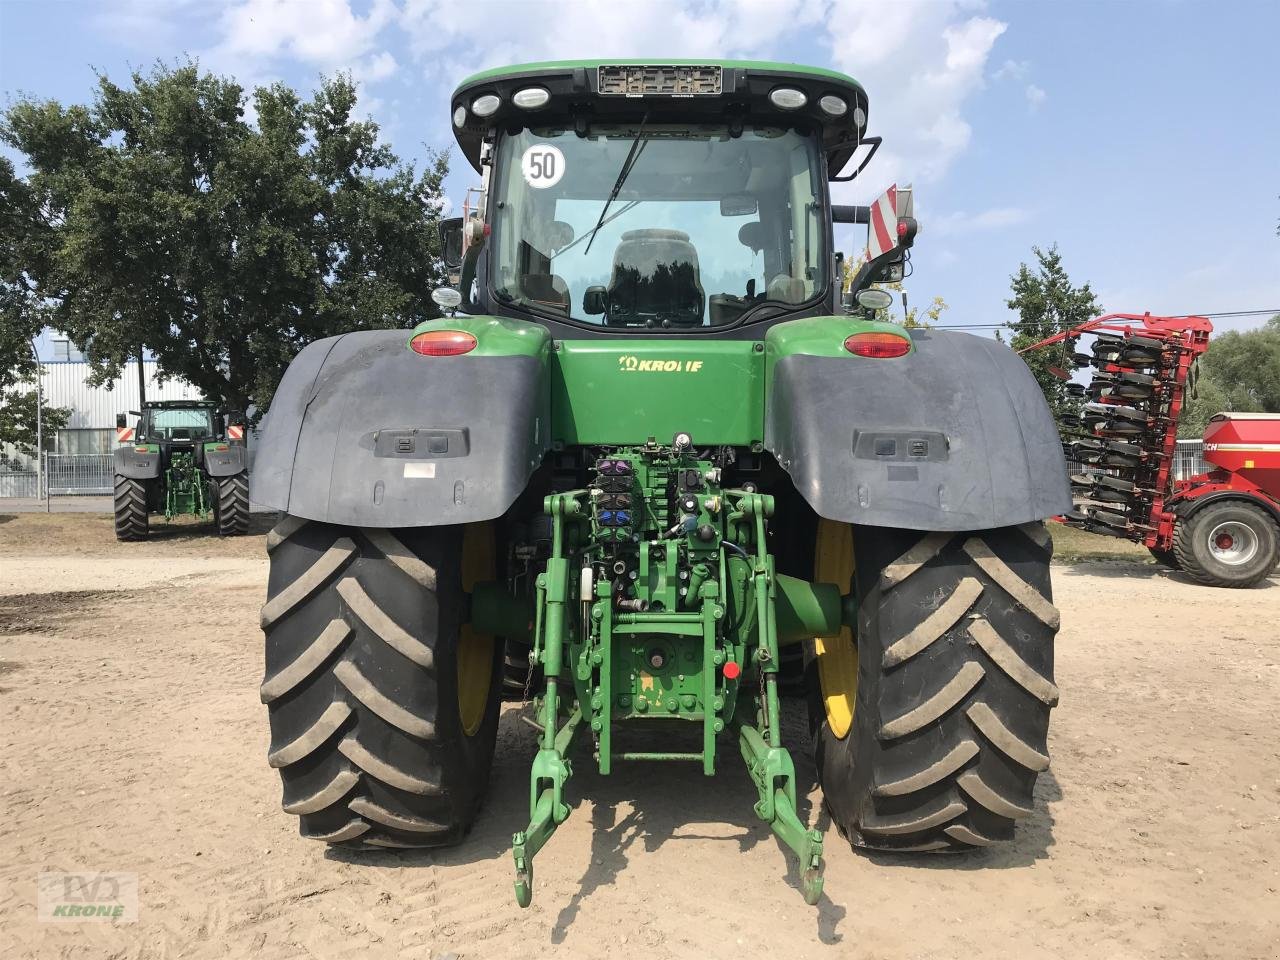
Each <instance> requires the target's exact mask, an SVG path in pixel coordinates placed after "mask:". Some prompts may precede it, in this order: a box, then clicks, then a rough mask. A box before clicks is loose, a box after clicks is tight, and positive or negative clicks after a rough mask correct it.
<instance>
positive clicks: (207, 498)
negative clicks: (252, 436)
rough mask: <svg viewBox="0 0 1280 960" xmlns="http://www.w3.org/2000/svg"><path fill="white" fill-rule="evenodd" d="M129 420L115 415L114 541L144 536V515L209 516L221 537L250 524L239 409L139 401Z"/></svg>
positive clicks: (243, 530)
mask: <svg viewBox="0 0 1280 960" xmlns="http://www.w3.org/2000/svg"><path fill="white" fill-rule="evenodd" d="M131 412H132V413H133V415H134V416H136V417H137V418H138V422H137V425H136V426H134V427H130V426H129V425H128V420H127V418H126V416H125V414H123V413H122V414H119V415H117V417H116V439H117V440H118V441H120V446H118V447H117V448H116V451H115V504H114V506H115V527H116V539H117V540H125V541H129V540H145V539H147V535H148V530H149V518H150V515H151V514H153V513H162V514H164V518H165V519H166V520H172V519H173V518H174V517H182V516H194V517H200V518H201V519H208V518H210V517H211V518H212V519H213V521H214V523H215V524H216V526H217V529H218V533H219V535H221V536H235V535H239V534H242V533H247V532H248V530H249V474H248V461H247V459H246V457H245V445H244V436H245V423H244V417H243V415H241V414H239V413H235V412H231V413H227V412H224V411H221V410H219V409H218V404H216V403H212V402H209V401H204V400H160V401H154V402H150V403H144V404H143V405H142V410H141V411H131Z"/></svg>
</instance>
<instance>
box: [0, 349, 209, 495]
mask: <svg viewBox="0 0 1280 960" xmlns="http://www.w3.org/2000/svg"><path fill="white" fill-rule="evenodd" d="M51 346H52V348H53V350H52V352H53V359H51V360H41V361H40V389H41V391H42V392H43V394H44V402H45V406H48V407H65V408H67V409H68V410H70V411H71V415H70V416H69V417H68V419H67V425H66V426H65V427H63V428H62V429H60V430H58V431H57V432H56V434H55V435H54V436H53V437H52V438H51V439H50V442H48V443H47V444H46V449H47V450H48V451H49V453H50V454H51V456H50V458H49V459H50V462H49V466H50V469H51V470H52V469H53V468H54V467H55V466H58V465H66V466H68V467H69V466H70V465H74V466H75V467H76V468H77V469H80V470H87V471H92V472H96V473H103V474H104V475H105V476H106V478H107V479H106V480H97V481H94V482H93V483H92V484H91V490H92V492H102V489H100V488H105V489H107V490H108V491H109V479H110V466H109V462H110V461H109V456H110V454H111V452H112V451H113V450H114V449H115V447H116V430H115V427H116V414H119V413H128V412H129V411H130V410H137V409H138V404H139V398H138V362H137V361H136V360H135V361H132V362H131V363H129V364H127V365H126V366H125V369H124V370H123V372H122V373H121V376H120V377H119V378H118V379H116V380H113V381H110V382H108V383H105V384H103V385H102V386H93V385H91V384H90V383H89V373H90V369H89V363H88V361H86V360H84V359H83V358H82V357H81V356H80V355H79V353H78V352H77V351H76V350H75V348H74V347H73V346H71V345H70V344H68V343H67V341H65V340H54V341H52V343H51ZM157 370H158V365H157V364H156V362H155V361H154V360H147V361H144V362H143V363H142V372H143V376H144V377H145V389H146V397H147V399H148V400H198V399H200V397H201V394H200V391H199V390H198V389H196V388H195V387H194V386H192V385H191V384H189V383H187V382H186V381H183V380H168V381H166V382H165V383H160V382H159V381H157V379H156V373H157ZM130 422H132V418H131V421H130ZM95 454H96V455H97V456H96V457H95V456H90V455H95ZM73 457H74V458H75V459H74V460H73V459H72V458H73ZM36 472H37V469H36V462H35V460H34V459H32V458H29V457H24V456H23V455H22V454H20V453H18V452H17V451H16V450H15V449H14V448H13V447H12V446H10V445H8V444H6V445H5V446H4V449H2V450H0V497H4V496H34V495H35V494H36V490H37V484H36ZM54 492H57V491H54ZM68 492H70V491H68Z"/></svg>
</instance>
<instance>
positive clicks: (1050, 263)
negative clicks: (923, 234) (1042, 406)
mask: <svg viewBox="0 0 1280 960" xmlns="http://www.w3.org/2000/svg"><path fill="white" fill-rule="evenodd" d="M1031 252H1032V253H1034V254H1035V257H1036V265H1035V267H1034V269H1033V268H1031V267H1028V266H1027V265H1026V264H1025V263H1024V264H1021V265H1020V266H1019V267H1018V272H1017V273H1016V274H1014V276H1013V277H1012V283H1011V289H1012V291H1013V296H1012V297H1010V298H1009V300H1008V301H1007V303H1008V306H1009V309H1011V310H1016V311H1018V319H1017V320H1015V321H1013V322H1012V323H1009V324H1006V326H1008V327H1009V329H1010V330H1012V331H1013V336H1012V338H1011V339H1010V341H1009V346H1010V347H1012V348H1013V349H1014V350H1021V349H1022V348H1023V347H1028V346H1030V345H1031V344H1033V343H1038V342H1040V341H1041V340H1044V339H1046V338H1048V337H1051V336H1053V335H1054V334H1055V333H1061V332H1062V331H1063V330H1069V329H1071V328H1072V327H1074V326H1078V325H1079V324H1082V323H1085V322H1086V321H1089V320H1092V319H1093V318H1094V317H1096V316H1098V314H1099V313H1101V312H1102V308H1101V307H1100V306H1099V304H1098V299H1097V297H1096V296H1095V295H1094V292H1093V291H1092V290H1091V289H1090V288H1089V284H1087V283H1086V284H1084V285H1083V286H1079V287H1077V286H1074V285H1072V283H1071V278H1070V277H1068V276H1067V271H1066V270H1065V269H1064V268H1063V266H1062V254H1060V253H1059V252H1058V247H1057V245H1056V244H1055V245H1053V246H1051V247H1050V248H1049V249H1048V250H1042V249H1040V248H1039V247H1032V248H1031ZM1068 349H1069V348H1068ZM1063 354H1064V349H1063V348H1062V347H1049V348H1046V349H1044V350H1035V351H1032V352H1030V353H1024V354H1022V359H1023V360H1025V361H1026V362H1027V366H1028V367H1030V368H1031V372H1032V374H1033V375H1034V376H1035V378H1036V382H1037V383H1039V384H1040V389H1041V390H1043V391H1044V398H1045V400H1046V401H1047V402H1048V404H1049V409H1050V410H1051V411H1052V412H1053V417H1054V419H1055V420H1057V419H1059V418H1060V417H1061V416H1062V415H1063V414H1064V413H1076V412H1078V411H1079V409H1080V406H1081V401H1080V400H1078V399H1076V398H1075V397H1072V396H1069V395H1068V394H1067V392H1066V390H1065V389H1064V387H1065V386H1066V383H1065V381H1063V380H1060V379H1059V378H1058V377H1055V376H1054V375H1053V373H1051V372H1050V369H1049V368H1050V367H1059V368H1063V369H1066V370H1070V369H1071V365H1070V363H1069V362H1068V359H1069V358H1064V356H1063Z"/></svg>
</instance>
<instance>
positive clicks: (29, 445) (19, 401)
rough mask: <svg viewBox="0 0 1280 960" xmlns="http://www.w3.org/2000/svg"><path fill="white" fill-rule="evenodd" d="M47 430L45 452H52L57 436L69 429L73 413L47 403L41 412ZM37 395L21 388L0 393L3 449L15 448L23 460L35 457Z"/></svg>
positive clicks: (31, 390) (0, 432)
mask: <svg viewBox="0 0 1280 960" xmlns="http://www.w3.org/2000/svg"><path fill="white" fill-rule="evenodd" d="M41 413H42V417H43V429H44V449H45V451H46V452H48V451H50V450H52V449H53V440H54V437H55V436H56V434H57V432H58V431H59V430H61V429H62V428H63V427H65V426H66V425H67V420H68V418H69V417H70V416H71V411H70V410H68V409H67V408H66V407H51V406H49V405H48V404H47V403H46V404H44V405H43V407H42V409H41ZM37 433H38V431H37V430H36V391H35V390H34V389H26V388H24V387H21V386H20V387H18V388H16V389H8V390H3V391H0V446H3V445H5V444H10V443H11V444H13V445H14V447H16V448H17V450H18V452H19V453H21V454H22V455H23V456H27V457H34V456H35V455H36V435H37Z"/></svg>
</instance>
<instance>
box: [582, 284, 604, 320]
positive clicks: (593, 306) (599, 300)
mask: <svg viewBox="0 0 1280 960" xmlns="http://www.w3.org/2000/svg"><path fill="white" fill-rule="evenodd" d="M608 296H609V291H608V290H606V289H605V288H604V287H587V289H586V291H585V292H584V293H583V294H582V312H583V313H585V314H587V315H588V316H592V317H598V316H599V315H600V314H602V313H604V308H605V301H606V300H607V299H608Z"/></svg>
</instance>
